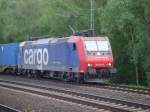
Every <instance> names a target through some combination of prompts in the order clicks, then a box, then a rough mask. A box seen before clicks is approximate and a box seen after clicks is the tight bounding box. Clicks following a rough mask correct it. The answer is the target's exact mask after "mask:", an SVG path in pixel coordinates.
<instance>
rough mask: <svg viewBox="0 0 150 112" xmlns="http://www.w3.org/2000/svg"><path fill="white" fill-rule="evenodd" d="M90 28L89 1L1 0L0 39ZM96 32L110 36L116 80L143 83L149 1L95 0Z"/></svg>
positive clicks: (149, 41)
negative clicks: (116, 72) (116, 70)
mask: <svg viewBox="0 0 150 112" xmlns="http://www.w3.org/2000/svg"><path fill="white" fill-rule="evenodd" d="M69 25H70V26H72V27H73V28H74V29H75V30H82V29H88V28H90V0H86V1H85V0H82V1H81V0H0V42H1V43H5V42H12V41H13V42H18V41H23V40H28V38H29V37H30V36H36V35H48V34H49V35H52V36H53V35H66V34H67V35H69V34H70V33H71V30H70V29H69V27H68V26H69ZM95 29H96V34H98V35H100V34H102V35H108V36H109V37H110V40H111V43H112V48H113V53H114V57H115V61H116V67H117V69H118V75H117V79H116V82H120V83H140V84H144V85H146V82H147V81H146V79H147V77H146V74H147V73H149V72H150V69H149V68H150V58H149V57H150V53H149V52H150V39H149V37H150V31H149V29H150V0H95Z"/></svg>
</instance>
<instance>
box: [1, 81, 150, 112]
mask: <svg viewBox="0 0 150 112" xmlns="http://www.w3.org/2000/svg"><path fill="white" fill-rule="evenodd" d="M0 86H1V87H5V88H9V89H15V90H19V91H24V92H28V93H34V94H38V95H42V96H46V97H52V98H56V99H60V100H65V101H68V102H73V103H76V104H81V105H85V106H91V107H94V108H98V109H104V110H109V111H111V112H150V106H149V105H144V104H139V103H135V102H128V101H122V100H118V99H113V98H108V97H100V96H96V95H93V94H86V93H80V92H76V91H70V90H68V89H60V88H59V89H58V88H56V87H55V88H52V87H45V86H38V85H33V84H29V83H20V82H15V81H8V80H0Z"/></svg>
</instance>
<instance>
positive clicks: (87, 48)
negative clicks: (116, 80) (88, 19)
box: [68, 35, 116, 82]
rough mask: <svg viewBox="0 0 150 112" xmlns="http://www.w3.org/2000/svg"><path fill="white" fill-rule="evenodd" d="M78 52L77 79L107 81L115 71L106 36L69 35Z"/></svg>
mask: <svg viewBox="0 0 150 112" xmlns="http://www.w3.org/2000/svg"><path fill="white" fill-rule="evenodd" d="M68 42H70V43H75V44H76V47H77V49H78V54H79V62H80V65H79V74H80V75H78V79H79V81H87V82H107V81H109V79H111V78H112V74H113V73H115V72H116V70H115V69H114V59H113V54H112V49H111V45H110V42H109V38H108V37H107V36H98V37H92V36H88V37H85V35H79V36H71V37H70V38H69V41H68Z"/></svg>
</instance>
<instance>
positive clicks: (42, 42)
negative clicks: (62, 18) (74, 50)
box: [22, 37, 68, 45]
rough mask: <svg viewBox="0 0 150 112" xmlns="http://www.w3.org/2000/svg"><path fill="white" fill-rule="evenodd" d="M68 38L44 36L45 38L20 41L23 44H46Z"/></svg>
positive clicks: (63, 40) (64, 40)
mask: <svg viewBox="0 0 150 112" xmlns="http://www.w3.org/2000/svg"><path fill="white" fill-rule="evenodd" d="M67 40H68V38H67V37H63V38H46V39H38V40H35V41H24V42H22V44H23V45H31V44H32V45H36V44H48V43H62V42H67Z"/></svg>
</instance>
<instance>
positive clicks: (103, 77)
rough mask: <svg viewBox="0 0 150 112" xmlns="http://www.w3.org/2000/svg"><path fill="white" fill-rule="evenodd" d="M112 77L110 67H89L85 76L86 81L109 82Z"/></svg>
mask: <svg viewBox="0 0 150 112" xmlns="http://www.w3.org/2000/svg"><path fill="white" fill-rule="evenodd" d="M111 78H112V73H111V70H110V69H105V68H103V69H94V68H89V69H88V72H87V73H86V74H85V76H84V80H85V81H86V82H102V83H104V82H108V81H109V80H110V79H111Z"/></svg>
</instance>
